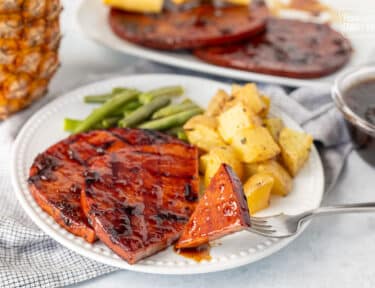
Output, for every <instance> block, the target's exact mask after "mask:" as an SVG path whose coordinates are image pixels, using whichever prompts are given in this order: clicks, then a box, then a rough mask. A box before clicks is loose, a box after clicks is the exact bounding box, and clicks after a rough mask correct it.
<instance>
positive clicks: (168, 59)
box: [76, 0, 350, 88]
mask: <svg viewBox="0 0 375 288" xmlns="http://www.w3.org/2000/svg"><path fill="white" fill-rule="evenodd" d="M94 1H99V0H82V2H81V3H80V5H79V7H78V9H77V12H76V23H77V25H78V28H79V30H80V31H81V32H82V33H83V34H84V35H87V36H88V38H89V39H91V40H94V41H95V42H96V43H98V44H100V45H101V46H104V47H106V48H110V49H112V50H114V51H117V52H120V53H122V54H128V55H131V56H136V57H139V58H144V59H147V60H150V61H153V62H157V63H160V64H164V65H168V66H170V67H178V68H181V69H185V70H188V71H194V72H198V73H204V74H207V75H212V76H219V77H224V78H235V79H237V80H242V81H257V82H263V83H269V84H279V85H284V86H289V87H313V88H323V87H325V88H328V87H330V86H331V85H332V83H333V79H332V80H328V79H325V77H322V78H316V79H298V78H290V77H282V76H277V75H268V74H262V73H256V72H251V71H245V70H240V69H234V68H229V67H221V66H217V65H213V64H210V63H206V62H203V61H201V60H199V59H198V60H199V61H198V62H190V61H189V59H182V58H179V57H174V56H169V55H165V54H164V53H163V51H158V50H154V49H151V48H147V47H143V46H140V45H137V44H134V43H131V42H129V41H126V40H124V39H120V40H121V42H124V43H126V44H127V45H130V46H128V47H126V48H124V47H119V46H118V45H113V44H112V43H109V41H106V40H105V39H103V38H102V37H101V36H100V34H98V33H96V32H95V31H93V30H92V29H90V28H89V27H87V26H86V25H84V23H83V21H82V18H83V17H81V15H83V13H86V10H87V9H86V8H87V6H88V5H90V3H91V5H94V4H92V3H93V2H94ZM103 5H104V4H103ZM103 9H108V8H107V7H103ZM112 36H114V37H116V38H118V37H117V36H116V35H115V34H113V33H112ZM118 39H119V38H118ZM172 52H173V51H172ZM348 67H350V66H349V65H347V66H345V67H343V68H342V70H339V71H337V72H336V73H340V71H341V72H342V71H343V70H344V69H345V68H348ZM328 76H329V75H328Z"/></svg>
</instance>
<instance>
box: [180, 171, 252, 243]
mask: <svg viewBox="0 0 375 288" xmlns="http://www.w3.org/2000/svg"><path fill="white" fill-rule="evenodd" d="M250 225H251V224H250V213H249V209H248V206H247V200H246V197H245V194H244V191H243V188H242V183H241V180H240V179H239V178H238V177H237V175H236V174H235V173H234V172H233V170H232V168H231V167H230V166H228V165H227V164H222V165H221V167H220V168H219V170H218V171H217V172H216V174H215V175H214V177H213V178H212V180H211V183H210V184H209V186H208V187H207V189H206V191H205V193H204V195H203V196H202V198H201V199H200V200H199V203H198V206H197V208H196V209H195V211H194V213H193V215H192V216H191V218H190V220H189V222H188V223H187V224H186V226H185V229H184V231H183V233H182V235H181V237H180V239H179V240H178V242H177V244H176V248H177V249H181V248H194V247H198V246H200V245H203V244H206V243H208V242H209V241H213V240H216V239H218V238H221V237H223V236H225V235H228V234H231V233H235V232H238V231H241V230H243V229H246V228H248V227H250Z"/></svg>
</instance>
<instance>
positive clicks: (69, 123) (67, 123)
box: [64, 118, 82, 132]
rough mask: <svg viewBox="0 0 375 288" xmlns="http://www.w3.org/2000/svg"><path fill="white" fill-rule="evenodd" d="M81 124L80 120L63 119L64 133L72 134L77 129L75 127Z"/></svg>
mask: <svg viewBox="0 0 375 288" xmlns="http://www.w3.org/2000/svg"><path fill="white" fill-rule="evenodd" d="M81 122H82V120H78V119H71V118H65V119H64V131H66V132H73V131H74V130H75V129H76V128H77V126H78V125H79V124H81Z"/></svg>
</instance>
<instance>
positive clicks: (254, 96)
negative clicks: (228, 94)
mask: <svg viewBox="0 0 375 288" xmlns="http://www.w3.org/2000/svg"><path fill="white" fill-rule="evenodd" d="M238 102H241V103H242V104H243V105H244V106H245V107H248V108H250V109H251V110H252V111H253V112H254V113H255V114H261V113H262V112H263V111H264V110H266V109H267V106H266V104H265V103H264V102H263V100H262V98H261V95H260V94H259V92H258V89H257V87H256V85H255V84H254V83H249V84H246V85H245V86H242V87H241V88H240V87H238V86H237V85H236V86H232V99H231V100H230V101H228V105H229V106H233V105H234V104H235V103H238Z"/></svg>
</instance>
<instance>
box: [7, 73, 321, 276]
mask: <svg viewBox="0 0 375 288" xmlns="http://www.w3.org/2000/svg"><path fill="white" fill-rule="evenodd" d="M145 77H151V78H153V77H169V78H171V77H173V78H179V79H181V78H185V79H186V78H188V79H189V80H192V81H203V82H206V83H208V84H210V85H219V86H226V87H230V85H228V84H225V83H221V82H218V81H214V80H210V79H205V78H200V77H194V76H186V75H175V74H155V73H152V74H137V75H122V76H118V77H112V78H108V79H105V80H101V81H94V82H92V83H89V84H86V85H82V86H80V87H78V88H76V89H73V90H70V91H68V92H66V93H63V94H62V95H61V96H59V97H57V98H56V99H54V100H52V101H51V102H49V103H48V104H46V105H45V106H43V107H42V108H41V109H39V110H38V111H36V112H35V113H34V115H33V116H32V117H30V118H29V119H28V120H27V121H26V123H25V124H24V125H23V127H22V129H21V130H20V132H19V134H18V135H17V137H16V140H15V142H14V144H13V147H12V155H11V181H12V186H13V189H14V191H15V193H16V197H17V200H18V202H19V203H20V204H21V206H22V208H23V209H24V210H25V212H26V214H27V215H28V217H29V218H30V219H31V220H32V221H33V222H34V223H35V224H36V225H37V226H38V227H39V228H40V229H41V230H42V231H43V232H44V233H46V234H47V235H49V236H50V237H51V238H53V239H54V240H55V241H57V242H58V243H60V244H61V245H63V246H64V247H66V248H68V249H71V250H72V251H74V252H76V253H78V254H79V255H81V256H84V257H87V258H90V259H92V260H95V261H98V262H101V263H103V264H107V265H110V266H113V267H117V268H120V269H127V270H131V271H136V272H145V273H151V274H166V275H191V274H203V273H211V272H218V271H223V270H229V269H233V268H237V267H240V266H243V265H246V264H250V263H253V262H256V261H258V260H260V259H263V258H266V257H268V256H270V255H272V254H274V253H276V252H277V251H279V250H281V249H282V248H284V247H285V246H287V245H288V244H290V243H291V242H293V241H294V240H295V239H296V238H297V237H298V236H300V235H301V234H302V233H303V231H304V230H305V229H306V228H307V227H308V225H309V223H306V225H305V226H304V227H303V229H301V231H300V232H299V233H298V234H297V235H296V236H293V237H290V238H286V239H280V240H277V242H275V243H274V245H272V246H270V247H267V249H264V250H263V251H262V252H259V253H256V254H252V256H251V257H242V258H240V259H239V258H237V259H236V261H232V262H221V263H212V264H211V263H209V264H208V265H200V264H201V263H196V264H198V265H188V266H187V267H173V266H170V267H166V266H158V265H157V263H156V264H155V265H152V266H151V265H142V264H135V265H130V264H128V263H127V262H126V261H124V260H121V259H120V261H121V265H116V264H114V263H113V261H114V260H115V259H113V258H109V257H107V256H105V255H101V254H98V253H97V252H94V251H88V250H83V249H82V245H83V246H85V245H89V247H91V244H88V243H85V242H84V240H82V241H80V242H82V245H78V244H76V243H74V242H72V240H71V239H68V238H67V237H64V235H68V236H69V234H70V233H69V232H67V231H66V233H64V235H60V234H59V233H57V232H56V231H55V230H54V229H53V227H51V226H49V224H48V223H47V221H44V220H43V217H42V216H43V214H42V215H41V214H40V213H37V211H35V210H34V209H33V208H32V207H31V204H29V203H28V201H27V199H26V195H25V192H24V191H23V189H22V187H21V181H25V180H22V179H18V177H17V176H18V169H19V168H18V167H17V165H16V164H17V163H18V161H17V160H16V159H17V157H18V156H17V151H18V150H19V149H20V148H19V147H20V145H21V144H22V139H23V136H24V135H25V134H26V133H27V131H28V128H29V127H30V126H32V125H33V124H34V122H36V121H37V120H38V119H39V118H40V115H42V114H43V113H45V112H46V111H48V110H50V109H51V108H52V107H54V106H55V105H56V104H57V103H58V102H62V101H64V100H66V99H67V98H75V97H77V96H76V95H77V94H79V93H80V91H81V90H86V89H88V88H89V87H91V86H92V87H94V86H100V85H103V84H105V83H107V82H115V81H119V82H120V81H124V79H127V81H131V79H132V78H142V79H145ZM129 79H130V80H129ZM145 81H146V80H145ZM81 94H82V93H81ZM273 108H275V106H273ZM275 110H276V111H277V112H278V113H279V112H280V115H282V117H286V119H287V118H288V120H291V121H293V122H294V123H296V122H295V121H294V120H293V119H292V118H291V117H289V116H288V115H287V114H286V113H285V112H283V111H281V110H280V109H279V108H278V107H276V108H275ZM298 126H299V127H300V128H301V126H300V125H298ZM312 153H315V154H316V156H317V158H316V160H317V165H318V167H319V174H320V177H319V181H320V183H319V184H318V186H321V189H320V190H321V194H320V199H319V203H321V202H322V200H323V196H324V177H325V175H324V170H323V164H322V161H321V157H320V155H319V153H318V151H317V149H316V147H315V145H314V146H313V148H312ZM26 193H28V194H30V192H29V191H27V192H26ZM39 208H40V207H39ZM43 213H44V214H45V212H43ZM48 217H49V218H48V221H54V220H53V219H52V217H50V216H48ZM61 229H63V228H61ZM72 239H74V238H72ZM265 239H266V238H265ZM271 242H272V241H271ZM86 247H88V246H86ZM145 261H146V262H147V258H146V260H145ZM116 262H117V261H116ZM181 268H182V269H181Z"/></svg>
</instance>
